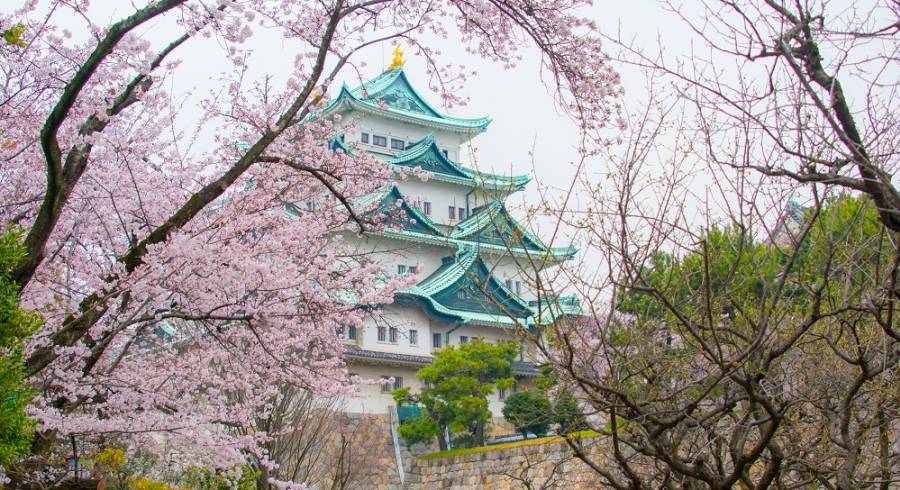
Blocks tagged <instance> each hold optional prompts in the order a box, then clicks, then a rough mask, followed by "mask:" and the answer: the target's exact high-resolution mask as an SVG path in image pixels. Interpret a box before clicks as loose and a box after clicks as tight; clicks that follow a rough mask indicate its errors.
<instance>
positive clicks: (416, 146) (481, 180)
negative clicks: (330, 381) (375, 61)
mask: <svg viewBox="0 0 900 490" xmlns="http://www.w3.org/2000/svg"><path fill="white" fill-rule="evenodd" d="M321 112H322V113H324V114H332V113H338V114H341V115H342V116H343V117H342V119H341V120H342V121H352V122H351V123H349V124H350V125H348V126H347V127H346V131H345V132H344V133H343V134H342V135H341V136H340V137H339V138H338V139H336V140H335V142H334V145H335V146H336V147H339V148H340V149H342V150H343V151H348V152H354V151H366V152H369V153H370V154H371V155H373V156H375V157H376V158H378V159H380V160H382V161H384V164H385V165H387V166H389V167H390V168H392V169H394V170H396V174H397V175H398V176H399V175H401V174H404V173H405V174H408V173H409V172H405V171H408V170H412V169H415V168H421V169H422V170H424V171H426V172H427V173H428V176H427V177H426V178H418V177H416V176H415V175H407V176H406V177H405V178H399V177H398V178H397V179H396V180H395V181H394V184H393V186H392V187H390V188H389V189H386V190H385V191H384V192H383V193H381V194H378V195H373V196H369V197H368V198H367V199H366V202H365V203H359V204H360V205H366V206H367V207H368V208H369V209H371V208H373V207H374V208H375V209H378V210H382V211H384V212H385V213H386V214H387V213H393V214H394V215H397V216H401V218H399V219H397V220H396V221H392V222H391V223H390V225H389V226H388V227H387V228H386V229H384V230H383V231H381V232H378V233H369V234H367V235H366V236H364V237H363V238H361V239H360V240H359V243H358V246H359V247H360V248H361V249H362V250H364V251H366V252H372V253H374V254H376V256H377V257H378V258H379V260H380V261H381V262H382V264H383V265H384V266H385V267H387V268H388V270H391V271H395V272H396V274H398V275H401V276H402V275H407V274H415V275H416V280H417V283H416V284H415V285H413V286H410V287H407V288H405V289H404V290H402V291H401V292H399V293H398V294H397V295H396V298H395V299H396V301H395V302H394V304H391V305H387V306H386V307H385V308H384V309H383V310H382V311H380V312H379V313H378V314H377V315H374V316H373V317H372V318H370V319H369V322H368V323H367V324H366V325H365V327H364V328H355V327H345V328H344V331H342V332H340V334H341V335H343V336H344V339H345V341H346V359H347V362H348V365H349V371H350V372H351V373H352V374H356V375H358V376H360V377H362V378H364V379H374V380H378V379H382V378H393V379H394V382H393V385H389V384H383V385H378V384H375V385H364V386H363V387H362V388H361V393H360V396H359V397H357V398H354V399H352V400H350V402H349V406H348V407H347V410H348V411H351V412H365V413H372V414H382V413H387V412H388V411H389V410H390V409H391V407H393V405H394V401H393V399H392V398H391V394H390V392H391V389H393V388H398V387H401V386H409V387H411V388H412V391H413V392H415V391H416V390H417V389H418V388H420V386H421V385H420V383H419V381H418V379H417V378H416V371H417V370H418V369H419V368H420V367H422V366H424V365H427V364H428V363H430V362H431V360H432V358H433V355H434V352H435V351H437V350H438V349H441V348H444V347H446V346H448V345H459V344H464V343H466V342H468V341H471V340H472V339H476V338H480V339H484V340H486V341H499V340H512V339H514V338H515V330H516V328H517V327H519V328H530V327H532V326H533V325H535V324H536V323H537V320H536V316H537V315H539V314H540V313H539V312H538V308H537V307H536V304H537V303H536V300H537V295H536V292H535V291H534V288H533V284H534V283H535V280H534V276H535V274H536V273H539V272H538V271H539V270H540V269H542V268H546V267H553V266H555V265H557V264H559V263H560V262H561V261H564V260H567V259H569V258H571V257H572V256H573V255H574V253H575V249H573V248H570V247H566V248H550V247H548V246H546V245H545V244H544V243H543V242H542V241H541V240H540V239H539V238H538V237H536V236H534V235H533V234H531V233H529V232H528V230H526V229H525V228H524V227H523V226H522V224H520V223H519V222H517V221H516V219H515V218H513V216H512V215H511V214H510V213H509V212H508V211H507V209H506V206H505V205H504V202H505V200H506V199H507V197H508V196H509V195H510V194H512V193H514V192H517V191H520V190H522V189H523V188H524V187H525V185H526V184H528V182H529V181H530V177H528V176H526V175H520V176H508V175H496V174H491V173H485V172H479V171H477V170H474V169H472V168H469V167H467V166H464V165H463V164H461V163H459V161H460V159H461V151H460V150H461V147H462V145H464V144H465V143H467V142H468V141H470V140H471V139H472V138H474V137H475V136H477V135H479V134H481V133H482V132H484V131H485V130H486V129H487V127H488V124H489V123H490V121H491V120H490V118H488V117H481V118H475V119H463V118H458V117H453V116H450V115H447V114H444V113H443V112H441V111H439V110H438V109H436V108H435V107H434V106H432V105H431V104H429V103H428V102H427V101H426V99H425V98H424V97H422V96H421V95H420V94H419V92H418V91H416V90H415V88H414V87H413V86H412V84H411V83H410V81H409V79H408V78H407V76H406V74H405V73H404V71H403V68H402V65H400V66H393V65H392V68H390V69H388V70H387V71H385V72H384V73H382V74H380V75H379V76H377V77H375V78H374V79H372V80H370V81H369V82H367V83H365V84H363V85H362V86H360V87H357V88H354V89H349V88H348V87H347V86H346V85H345V86H343V87H342V88H341V90H340V93H339V94H337V96H335V97H334V98H333V99H332V100H331V101H330V102H329V103H328V105H327V106H325V107H324V108H322V110H321ZM398 203H399V209H397V207H398ZM398 211H402V212H398ZM555 305H556V306H557V307H558V306H559V305H562V306H563V307H562V310H567V309H572V310H573V311H574V310H575V309H577V307H578V305H577V302H574V301H572V300H571V299H570V300H564V301H559V300H557V301H555ZM561 313H564V312H563V311H561ZM543 321H544V322H546V321H547V318H546V317H545V318H543ZM530 360H531V359H530V358H529V356H528V353H527V352H525V351H524V350H523V352H522V354H521V355H520V357H519V359H518V360H517V361H516V363H515V365H514V371H515V374H516V377H517V378H518V379H519V380H521V381H522V382H527V380H528V379H529V378H531V377H533V376H535V375H536V374H537V370H536V369H535V367H534V365H533V364H532V363H530V362H529V361H530ZM507 394H508V393H505V392H504V391H499V392H496V393H494V394H493V395H492V396H491V397H490V407H491V410H492V411H493V412H494V414H495V416H499V415H500V413H501V409H502V407H503V399H504V398H505V397H506V396H507ZM401 418H402V415H401Z"/></svg>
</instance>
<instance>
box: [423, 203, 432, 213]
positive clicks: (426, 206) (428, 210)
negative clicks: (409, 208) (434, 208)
mask: <svg viewBox="0 0 900 490" xmlns="http://www.w3.org/2000/svg"><path fill="white" fill-rule="evenodd" d="M422 211H423V212H424V213H425V216H431V203H430V202H428V201H424V202H422Z"/></svg>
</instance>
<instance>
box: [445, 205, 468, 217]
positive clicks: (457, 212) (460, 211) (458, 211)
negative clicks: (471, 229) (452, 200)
mask: <svg viewBox="0 0 900 490" xmlns="http://www.w3.org/2000/svg"><path fill="white" fill-rule="evenodd" d="M447 211H448V213H447V215H448V217H449V218H450V219H459V220H460V221H462V220H464V219H466V208H457V207H456V206H450V207H448V208H447Z"/></svg>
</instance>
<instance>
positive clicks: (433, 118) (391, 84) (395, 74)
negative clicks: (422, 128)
mask: <svg viewBox="0 0 900 490" xmlns="http://www.w3.org/2000/svg"><path fill="white" fill-rule="evenodd" d="M342 104H347V105H350V106H351V107H353V108H356V109H358V110H362V111H365V112H373V113H377V114H381V115H384V116H387V117H393V118H395V119H400V120H407V121H410V122H417V123H420V124H424V125H431V126H435V127H441V128H443V129H450V130H455V131H459V132H466V133H475V134H477V133H480V132H483V131H484V130H485V129H486V128H487V126H488V124H490V122H491V118H489V117H479V118H474V119H466V118H460V117H453V116H450V115H448V114H445V113H443V112H441V111H439V110H438V109H436V108H435V107H434V106H433V105H431V104H429V103H428V101H427V100H425V98H424V97H422V96H421V95H420V94H419V92H418V91H416V89H415V88H413V86H412V84H411V83H409V79H407V78H406V74H405V73H404V72H403V68H397V69H394V70H388V71H385V72H384V73H382V74H381V75H378V76H377V77H375V78H373V79H372V80H369V81H368V82H366V83H364V84H363V85H362V86H360V87H356V88H355V89H352V90H351V89H349V88H348V87H347V86H346V85H343V86H341V91H340V93H339V94H338V96H337V97H335V98H334V99H332V101H331V102H330V103H329V104H328V105H327V106H325V107H324V108H323V109H322V111H321V112H330V111H333V110H335V109H336V108H338V107H340V106H341V105H342Z"/></svg>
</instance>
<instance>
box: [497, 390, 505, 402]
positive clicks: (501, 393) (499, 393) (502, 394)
mask: <svg viewBox="0 0 900 490" xmlns="http://www.w3.org/2000/svg"><path fill="white" fill-rule="evenodd" d="M497 398H499V399H501V400H506V389H505V388H497Z"/></svg>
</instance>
